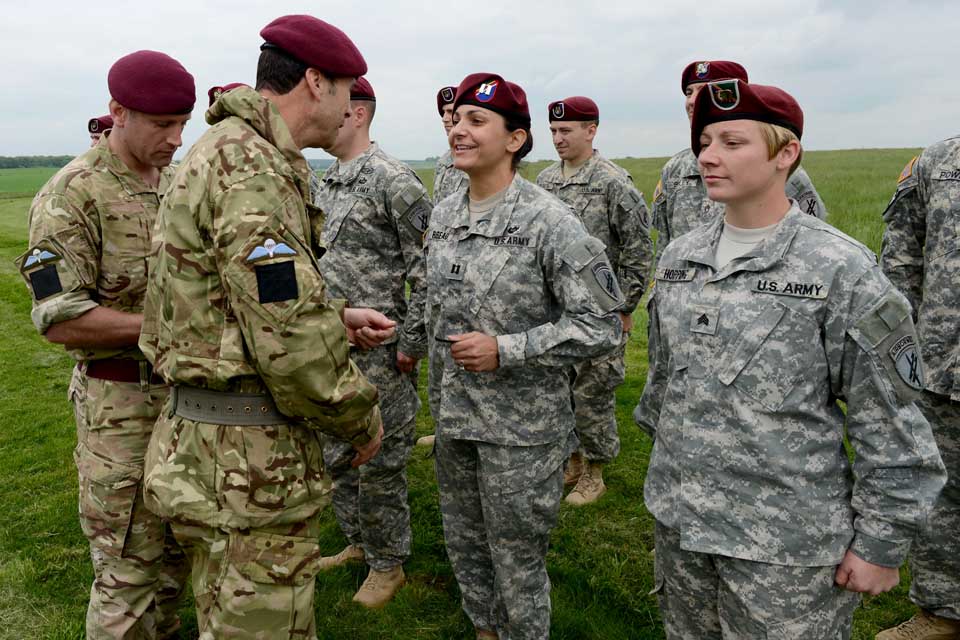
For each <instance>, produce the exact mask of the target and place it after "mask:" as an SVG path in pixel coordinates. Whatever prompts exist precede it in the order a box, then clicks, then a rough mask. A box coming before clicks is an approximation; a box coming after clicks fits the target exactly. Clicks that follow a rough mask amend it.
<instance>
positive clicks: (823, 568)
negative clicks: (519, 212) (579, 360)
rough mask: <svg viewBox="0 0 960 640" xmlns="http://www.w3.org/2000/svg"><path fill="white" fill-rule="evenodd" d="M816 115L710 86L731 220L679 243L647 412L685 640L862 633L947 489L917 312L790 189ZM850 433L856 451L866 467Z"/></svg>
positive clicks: (665, 552) (666, 584) (714, 159)
mask: <svg viewBox="0 0 960 640" xmlns="http://www.w3.org/2000/svg"><path fill="white" fill-rule="evenodd" d="M802 130H803V113H802V111H801V110H800V106H799V105H798V104H797V102H796V101H795V100H794V99H793V98H792V97H791V96H789V95H788V94H786V93H785V92H783V91H782V90H780V89H777V88H775V87H765V86H760V85H748V84H746V83H744V82H740V81H739V80H729V81H722V82H715V83H711V84H709V85H707V87H706V88H705V89H704V90H702V91H701V92H700V95H699V96H698V97H697V100H696V104H695V107H694V113H693V120H692V131H691V143H692V147H693V152H694V153H695V154H697V156H698V161H699V165H700V172H701V174H702V176H703V181H704V183H705V185H706V188H707V195H708V197H709V198H710V199H711V200H714V201H717V202H722V203H724V204H725V205H726V211H725V215H724V216H723V217H719V218H717V219H716V220H715V221H714V222H713V223H711V224H709V225H706V226H703V227H700V228H699V229H696V230H694V231H692V232H690V233H687V234H686V235H684V236H681V237H680V238H679V239H677V240H675V241H674V242H673V243H671V244H670V246H669V247H667V248H666V250H665V252H664V254H663V257H662V258H661V260H660V263H659V265H658V269H657V271H656V284H655V288H654V293H653V295H652V296H651V300H650V304H649V312H650V342H649V350H650V373H649V378H648V380H647V385H646V388H645V389H644V392H643V396H642V397H641V399H640V403H639V404H638V406H637V409H636V411H635V412H634V417H635V419H636V421H637V423H638V424H639V425H640V426H641V427H642V428H643V429H644V430H645V431H647V433H648V434H649V435H650V436H651V437H653V438H654V448H653V452H652V454H651V459H650V466H649V470H648V474H647V478H646V484H645V487H644V494H645V500H646V504H647V507H648V508H649V510H650V511H651V513H652V514H653V515H654V517H655V518H656V520H657V524H656V549H657V553H656V589H657V591H658V596H659V603H660V608H661V612H662V614H663V621H664V626H665V627H666V631H667V637H668V638H685V639H688V638H711V639H712V638H728V639H729V638H767V637H775V638H787V639H791V638H797V639H800V638H802V639H803V640H819V639H823V640H826V639H828V638H829V639H831V640H833V639H836V638H847V637H849V634H850V628H851V622H852V615H853V609H854V607H855V606H856V603H857V602H858V600H859V597H858V595H856V593H854V592H858V593H870V594H877V593H880V592H883V591H887V590H889V589H891V588H893V586H895V585H896V584H897V581H898V579H899V574H898V571H897V567H899V565H900V564H901V562H903V559H904V557H905V556H906V553H907V550H908V548H909V545H910V540H911V538H912V537H913V533H914V530H915V529H916V528H917V526H918V525H919V524H920V523H922V522H923V520H924V518H925V516H926V514H927V513H928V512H929V510H930V507H931V505H932V503H933V500H934V499H935V497H936V495H937V492H938V491H939V490H940V488H941V487H942V485H943V482H944V477H945V475H944V469H943V465H942V463H941V461H940V456H939V454H938V452H937V448H936V445H935V443H934V441H933V437H932V435H931V432H930V427H929V425H928V424H927V422H926V421H925V420H924V418H923V416H922V415H921V414H920V412H919V411H918V410H917V408H916V406H915V405H914V402H913V401H914V399H915V398H916V397H917V395H918V392H919V390H920V389H921V388H922V385H923V382H922V380H923V370H922V362H921V360H920V355H919V354H920V351H919V349H918V346H917V343H916V334H915V330H914V326H913V321H912V320H911V317H910V307H909V304H908V303H907V302H906V300H905V299H904V297H903V296H902V295H901V294H900V293H898V292H897V291H896V290H895V289H894V288H893V287H892V286H891V284H890V282H889V281H888V280H887V278H886V277H885V276H884V275H883V273H882V272H881V271H880V269H879V267H878V266H877V263H876V259H875V258H874V256H873V254H872V253H871V252H870V251H869V250H867V249H866V248H865V247H864V246H863V245H861V244H860V243H859V242H857V241H855V240H853V239H851V238H849V237H848V236H846V235H844V234H843V233H841V232H839V231H837V230H836V229H834V228H833V227H831V226H829V225H827V224H826V223H824V222H822V221H820V220H818V219H817V218H815V217H814V216H810V215H806V214H804V213H803V212H801V210H800V209H799V207H798V206H797V203H796V201H794V200H789V199H788V198H787V197H786V195H785V194H784V184H785V182H786V180H787V178H788V176H789V175H790V172H791V171H793V170H794V169H795V168H796V166H797V165H798V164H799V162H800V157H801V155H802V150H801V147H800V142H799V138H800V135H801V133H802ZM838 401H844V402H846V405H847V414H846V434H847V436H848V438H849V441H850V444H851V445H852V446H853V448H854V450H855V451H856V459H855V462H854V463H853V468H852V469H851V466H850V464H849V462H848V458H847V456H846V454H845V451H844V446H843V436H844V413H843V412H842V411H841V408H840V406H839V405H838Z"/></svg>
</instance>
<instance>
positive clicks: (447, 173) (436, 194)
mask: <svg viewBox="0 0 960 640" xmlns="http://www.w3.org/2000/svg"><path fill="white" fill-rule="evenodd" d="M469 183H470V178H469V177H467V174H465V173H464V172H463V171H460V169H457V168H456V167H454V166H453V153H452V152H451V151H450V150H449V149H448V150H447V152H446V153H445V154H443V155H442V156H440V159H439V160H437V168H436V171H435V172H434V175H433V201H434V203H436V204H439V203H440V201H441V200H443V199H444V198H446V197H447V196H449V195H450V194H452V193H456V192H457V191H460V190H461V189H465V188H466V187H467V185H468V184H469Z"/></svg>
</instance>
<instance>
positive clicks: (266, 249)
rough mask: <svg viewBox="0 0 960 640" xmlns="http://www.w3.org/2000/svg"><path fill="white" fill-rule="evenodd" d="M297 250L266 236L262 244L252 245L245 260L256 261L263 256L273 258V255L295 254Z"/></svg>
mask: <svg viewBox="0 0 960 640" xmlns="http://www.w3.org/2000/svg"><path fill="white" fill-rule="evenodd" d="M295 255H297V252H296V251H294V250H293V249H291V248H290V247H289V246H287V244H286V243H284V242H277V241H276V240H274V239H273V238H267V239H266V240H264V241H263V244H262V245H260V246H257V247H254V248H253V249H252V250H251V251H250V253H248V254H247V258H246V261H247V262H256V261H258V260H262V259H263V258H273V257H275V256H295Z"/></svg>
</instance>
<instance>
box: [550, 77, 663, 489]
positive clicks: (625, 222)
mask: <svg viewBox="0 0 960 640" xmlns="http://www.w3.org/2000/svg"><path fill="white" fill-rule="evenodd" d="M547 114H548V117H549V119H550V132H551V133H552V134H553V146H554V148H555V149H556V150H557V155H559V156H560V161H559V162H555V163H553V164H552V165H550V166H549V167H547V168H546V169H544V170H543V171H542V172H541V173H540V175H539V176H537V184H538V185H539V186H541V187H543V188H544V189H546V190H547V191H549V192H550V193H552V194H554V195H555V196H557V197H558V198H560V199H561V200H563V201H564V202H566V203H567V204H568V205H570V207H571V208H572V209H573V210H574V211H575V212H576V213H577V214H578V215H579V216H580V219H581V220H583V224H584V225H585V226H586V227H587V231H589V232H590V234H591V235H592V236H594V237H596V238H599V239H600V240H601V241H602V242H603V243H604V244H605V245H606V247H607V258H608V259H609V260H610V264H611V266H612V267H613V270H614V272H615V273H616V274H617V278H618V279H619V281H620V288H621V290H622V291H623V294H624V297H625V304H624V307H623V309H622V310H621V311H620V314H621V320H622V321H623V339H622V340H621V343H620V346H619V348H618V349H616V350H614V351H613V352H612V353H610V354H608V355H605V356H603V357H601V358H597V359H595V360H589V361H587V362H584V363H582V364H579V365H577V366H576V367H575V368H574V369H575V372H576V378H575V380H574V383H573V388H572V395H573V402H574V415H575V417H576V424H577V428H576V431H577V436H578V438H579V439H580V450H578V451H577V452H575V453H574V454H573V455H572V456H571V457H570V460H569V462H568V464H567V468H566V470H565V472H564V484H565V485H568V486H569V485H576V486H575V487H574V488H573V490H572V491H571V492H570V494H569V495H567V497H566V499H565V500H566V502H568V503H569V504H573V505H577V506H582V505H585V504H590V503H592V502H595V501H596V500H598V499H599V498H600V496H602V495H603V493H604V492H605V491H606V486H605V484H604V482H603V466H604V465H605V464H607V463H609V462H612V461H613V460H614V458H616V457H617V454H618V453H619V452H620V438H619V435H618V434H617V419H616V415H615V408H616V407H615V405H616V398H615V393H616V389H617V387H618V386H619V385H620V384H621V383H623V380H624V373H625V369H624V353H625V348H626V343H627V339H628V338H629V332H630V329H631V328H632V326H633V318H632V314H633V311H634V310H635V309H636V307H637V305H638V304H639V303H640V298H641V297H643V294H644V292H645V291H646V282H647V274H648V273H649V271H650V264H651V262H652V261H653V244H652V243H651V241H650V222H649V215H648V212H647V205H646V202H644V200H643V195H642V194H641V193H640V192H639V191H637V189H636V187H634V185H633V179H632V178H631V177H630V174H628V173H627V172H626V171H624V170H623V169H622V168H621V167H619V166H618V165H616V164H614V163H612V162H610V161H609V160H607V159H606V158H604V157H603V156H601V155H600V152H599V151H597V150H595V149H594V148H593V140H594V137H595V136H596V134H597V127H598V125H599V123H600V109H599V107H597V103H595V102H594V101H593V100H591V99H590V98H587V97H585V96H572V97H569V98H564V99H563V100H557V101H556V102H551V103H550V104H549V105H548V107H547Z"/></svg>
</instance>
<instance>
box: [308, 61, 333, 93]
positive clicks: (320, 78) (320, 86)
mask: <svg viewBox="0 0 960 640" xmlns="http://www.w3.org/2000/svg"><path fill="white" fill-rule="evenodd" d="M303 79H304V80H305V81H306V88H307V91H309V92H310V95H312V96H313V97H314V98H316V99H318V100H319V99H320V97H321V94H324V93H329V87H328V86H327V83H328V82H330V80H328V79H327V77H326V76H325V75H323V73H321V72H320V70H319V69H314V68H313V67H308V68H307V71H306V73H305V74H304V75H303Z"/></svg>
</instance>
